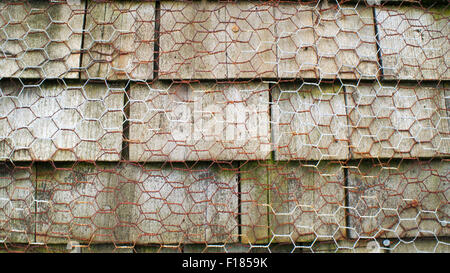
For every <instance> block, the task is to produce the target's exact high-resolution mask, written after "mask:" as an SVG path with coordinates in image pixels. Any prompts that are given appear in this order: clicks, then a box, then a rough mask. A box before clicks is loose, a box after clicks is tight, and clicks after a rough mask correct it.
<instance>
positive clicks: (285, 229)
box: [269, 162, 346, 242]
mask: <svg viewBox="0 0 450 273" xmlns="http://www.w3.org/2000/svg"><path fill="white" fill-rule="evenodd" d="M269 179H270V180H269V181H270V205H271V210H272V212H271V215H270V227H271V232H272V235H274V236H275V237H274V241H276V242H291V238H292V240H293V241H294V242H311V241H314V240H316V239H317V240H318V241H322V240H332V238H334V239H336V240H339V239H343V238H344V237H345V231H344V230H343V229H342V228H341V227H344V226H346V224H345V212H344V210H343V208H342V206H343V205H344V199H345V194H344V172H343V170H342V169H341V168H340V165H339V164H334V163H330V162H322V163H320V164H318V165H317V166H316V167H313V166H308V167H306V166H302V165H301V164H300V163H298V162H292V163H287V162H279V163H278V165H276V166H274V167H273V169H272V170H271V171H270V173H269Z"/></svg>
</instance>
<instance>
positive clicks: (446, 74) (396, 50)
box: [375, 6, 450, 80]
mask: <svg viewBox="0 0 450 273" xmlns="http://www.w3.org/2000/svg"><path fill="white" fill-rule="evenodd" d="M375 12H376V23H377V27H378V30H379V45H380V53H381V62H382V64H383V73H384V77H385V78H386V79H399V80H448V79H450V70H449V69H448V68H449V59H450V50H449V49H450V45H449V42H448V35H449V33H450V26H449V24H448V18H449V15H450V12H449V9H448V7H445V6H443V7H433V8H427V9H424V8H418V7H407V6H405V7H392V6H386V7H380V8H376V9H375Z"/></svg>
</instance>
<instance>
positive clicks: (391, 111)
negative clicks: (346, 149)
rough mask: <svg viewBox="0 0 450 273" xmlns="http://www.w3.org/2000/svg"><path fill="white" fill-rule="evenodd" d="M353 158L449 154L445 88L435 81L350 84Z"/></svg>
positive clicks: (348, 106)
mask: <svg viewBox="0 0 450 273" xmlns="http://www.w3.org/2000/svg"><path fill="white" fill-rule="evenodd" d="M346 96H347V98H346V100H347V110H348V113H349V114H348V117H349V118H348V123H349V126H350V141H351V143H350V146H351V152H352V157H353V158H369V157H370V158H393V157H395V158H411V157H434V156H446V155H448V154H449V152H450V146H449V139H448V132H449V124H448V117H447V113H446V107H445V100H444V89H443V88H442V85H436V84H428V85H427V84H422V85H417V84H407V83H403V84H399V85H395V84H389V83H382V84H381V85H380V84H378V83H375V84H360V85H359V86H357V87H351V86H348V87H346Z"/></svg>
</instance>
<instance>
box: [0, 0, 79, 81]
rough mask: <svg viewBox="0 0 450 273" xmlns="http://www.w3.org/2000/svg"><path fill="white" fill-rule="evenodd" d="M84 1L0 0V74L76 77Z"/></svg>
mask: <svg viewBox="0 0 450 273" xmlns="http://www.w3.org/2000/svg"><path fill="white" fill-rule="evenodd" d="M84 7H85V1H84V0H82V1H79V3H70V2H67V3H66V2H63V1H59V2H55V1H53V2H51V3H49V1H42V0H38V1H29V2H28V3H27V2H22V3H20V2H11V1H2V3H0V14H1V16H2V18H4V19H2V21H3V20H4V21H3V22H2V23H1V27H0V44H2V46H1V49H0V53H1V54H0V55H1V57H0V77H15V78H16V77H20V78H78V76H79V73H78V72H77V70H78V69H79V66H80V58H81V54H80V53H81V52H80V50H81V40H82V32H83V21H84Z"/></svg>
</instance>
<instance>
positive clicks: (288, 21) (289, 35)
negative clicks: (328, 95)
mask: <svg viewBox="0 0 450 273" xmlns="http://www.w3.org/2000/svg"><path fill="white" fill-rule="evenodd" d="M275 14H276V20H277V23H276V27H277V30H276V35H277V61H278V77H280V78H324V79H337V78H341V79H359V78H364V79H368V78H375V77H376V76H377V74H378V60H377V48H376V37H375V28H374V19H373V13H372V8H370V7H365V6H364V5H359V6H356V5H354V4H344V5H340V6H337V5H333V4H330V3H328V2H327V1H322V2H320V3H319V5H318V6H317V5H316V3H314V4H309V5H307V4H299V3H283V4H280V5H278V6H277V7H276V8H275Z"/></svg>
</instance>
